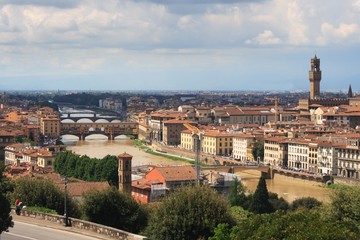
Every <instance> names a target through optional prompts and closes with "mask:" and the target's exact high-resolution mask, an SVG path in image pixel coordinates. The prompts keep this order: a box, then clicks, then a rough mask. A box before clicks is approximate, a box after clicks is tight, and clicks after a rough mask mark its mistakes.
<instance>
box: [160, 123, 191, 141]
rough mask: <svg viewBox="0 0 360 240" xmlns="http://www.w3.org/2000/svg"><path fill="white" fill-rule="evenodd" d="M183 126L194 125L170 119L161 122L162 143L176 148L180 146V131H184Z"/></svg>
mask: <svg viewBox="0 0 360 240" xmlns="http://www.w3.org/2000/svg"><path fill="white" fill-rule="evenodd" d="M184 124H191V125H195V123H194V122H192V121H189V120H178V119H171V120H167V121H164V122H163V131H162V132H163V137H162V139H163V142H164V144H165V145H169V146H177V145H180V144H181V142H180V141H181V131H183V130H185V129H186V127H185V126H184Z"/></svg>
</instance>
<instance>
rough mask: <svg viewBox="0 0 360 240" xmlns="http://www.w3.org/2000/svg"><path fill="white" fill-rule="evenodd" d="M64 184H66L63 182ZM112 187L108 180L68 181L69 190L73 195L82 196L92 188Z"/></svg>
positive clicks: (100, 189) (103, 188)
mask: <svg viewBox="0 0 360 240" xmlns="http://www.w3.org/2000/svg"><path fill="white" fill-rule="evenodd" d="M63 185H64V184H63ZM108 187H110V185H109V183H108V182H69V183H67V190H68V191H69V194H70V195H71V196H73V197H80V196H82V195H83V194H84V193H86V192H88V191H90V190H93V189H95V190H99V191H102V190H105V189H107V188H108Z"/></svg>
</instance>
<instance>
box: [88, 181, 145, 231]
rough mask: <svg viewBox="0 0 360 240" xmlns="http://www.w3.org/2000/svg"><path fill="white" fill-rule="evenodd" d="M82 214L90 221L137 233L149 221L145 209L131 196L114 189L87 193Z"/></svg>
mask: <svg viewBox="0 0 360 240" xmlns="http://www.w3.org/2000/svg"><path fill="white" fill-rule="evenodd" d="M82 212H83V215H84V216H83V217H84V218H85V219H86V220H88V221H91V222H96V223H99V224H104V225H107V226H111V227H115V228H119V229H123V230H126V231H130V232H136V233H137V232H139V231H140V230H141V229H142V228H143V226H145V223H146V220H147V215H146V211H145V210H144V208H143V207H141V206H140V205H139V204H138V203H137V202H135V200H134V199H133V198H132V197H131V196H130V195H128V194H125V193H121V192H119V191H118V189H116V188H114V187H113V188H108V189H107V190H105V191H95V190H94V191H90V192H87V193H86V194H85V195H84V201H83V204H82Z"/></svg>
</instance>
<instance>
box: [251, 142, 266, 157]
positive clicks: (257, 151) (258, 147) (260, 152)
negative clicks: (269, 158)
mask: <svg viewBox="0 0 360 240" xmlns="http://www.w3.org/2000/svg"><path fill="white" fill-rule="evenodd" d="M252 155H253V157H254V160H255V161H257V160H258V158H259V159H260V160H261V161H262V160H263V159H264V142H263V141H259V142H255V143H254V146H253V149H252Z"/></svg>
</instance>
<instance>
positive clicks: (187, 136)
mask: <svg viewBox="0 0 360 240" xmlns="http://www.w3.org/2000/svg"><path fill="white" fill-rule="evenodd" d="M180 136H181V137H180V138H181V140H180V144H181V148H183V149H186V150H189V151H194V140H193V137H192V133H191V131H190V130H183V131H181V133H180Z"/></svg>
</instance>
